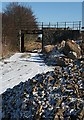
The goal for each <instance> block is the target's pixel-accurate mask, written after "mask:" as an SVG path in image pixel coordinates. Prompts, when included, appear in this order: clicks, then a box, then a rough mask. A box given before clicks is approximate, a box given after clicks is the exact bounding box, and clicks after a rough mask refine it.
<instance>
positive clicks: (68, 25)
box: [19, 21, 81, 52]
mask: <svg viewBox="0 0 84 120" xmlns="http://www.w3.org/2000/svg"><path fill="white" fill-rule="evenodd" d="M37 25H38V27H37V28H36V27H34V26H33V29H31V30H30V29H28V30H25V29H22V30H20V31H19V36H20V38H19V39H20V52H24V35H25V34H38V35H40V34H41V35H42V50H43V48H44V46H45V45H47V44H54V43H55V42H60V41H61V40H63V39H65V40H66V39H77V38H78V37H79V36H80V31H81V21H74V22H56V23H55V24H52V23H48V24H44V23H43V22H42V23H37Z"/></svg>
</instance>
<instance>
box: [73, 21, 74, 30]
mask: <svg viewBox="0 0 84 120" xmlns="http://www.w3.org/2000/svg"><path fill="white" fill-rule="evenodd" d="M73 30H74V22H73Z"/></svg>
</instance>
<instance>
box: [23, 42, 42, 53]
mask: <svg viewBox="0 0 84 120" xmlns="http://www.w3.org/2000/svg"><path fill="white" fill-rule="evenodd" d="M41 48H42V43H40V42H34V41H28V42H26V43H25V51H32V50H35V49H36V50H37V49H41Z"/></svg>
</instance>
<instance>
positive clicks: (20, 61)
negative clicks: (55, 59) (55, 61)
mask: <svg viewBox="0 0 84 120" xmlns="http://www.w3.org/2000/svg"><path fill="white" fill-rule="evenodd" d="M29 54H30V55H31V56H30V57H28V56H29ZM24 55H26V56H24ZM21 56H24V57H21ZM52 70H54V69H53V67H49V66H47V65H45V63H44V61H43V60H42V58H40V57H39V54H38V53H15V54H14V55H13V56H11V57H10V58H7V59H5V60H3V62H1V61H0V94H1V93H3V92H4V91H6V89H7V88H13V87H14V86H15V85H17V84H19V83H20V82H21V81H22V82H25V81H27V80H28V79H29V78H32V77H34V76H35V75H36V74H38V73H46V72H48V71H52Z"/></svg>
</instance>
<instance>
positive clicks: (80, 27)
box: [79, 21, 81, 30]
mask: <svg viewBox="0 0 84 120" xmlns="http://www.w3.org/2000/svg"><path fill="white" fill-rule="evenodd" d="M80 28H81V21H79V30H80Z"/></svg>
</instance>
